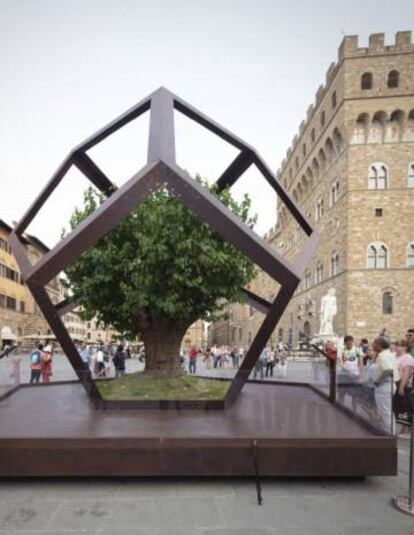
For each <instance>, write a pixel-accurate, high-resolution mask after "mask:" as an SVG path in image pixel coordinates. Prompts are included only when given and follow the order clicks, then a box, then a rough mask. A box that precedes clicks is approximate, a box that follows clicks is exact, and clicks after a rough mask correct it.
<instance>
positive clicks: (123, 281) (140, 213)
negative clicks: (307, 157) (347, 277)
mask: <svg viewBox="0 0 414 535" xmlns="http://www.w3.org/2000/svg"><path fill="white" fill-rule="evenodd" d="M197 180H198V181H199V182H200V183H201V184H202V185H203V186H204V187H208V189H209V190H210V192H211V193H213V194H214V195H217V197H218V198H219V199H220V200H221V202H222V203H223V204H225V205H226V206H227V207H229V208H230V210H232V211H233V212H234V213H235V214H236V215H238V216H239V217H240V218H241V219H242V220H243V221H244V222H245V223H246V224H247V225H248V226H249V227H250V228H253V225H254V223H255V220H256V218H255V217H252V216H251V215H250V214H249V212H250V199H249V198H248V197H247V196H245V197H244V199H243V201H242V202H240V203H238V202H236V201H235V200H234V199H233V198H232V196H231V194H230V192H229V190H228V189H225V190H223V191H222V192H220V193H217V192H216V191H215V190H214V188H213V187H211V186H210V187H209V186H208V185H207V184H206V182H205V181H203V180H202V179H200V178H199V177H197ZM101 202H103V199H102V198H101V197H100V196H99V195H98V194H96V193H95V192H94V191H93V190H92V189H88V190H87V191H86V192H85V194H84V206H83V207H82V208H77V209H76V210H75V211H74V213H73V214H72V217H71V220H70V226H71V228H72V229H74V228H75V227H76V226H77V225H79V223H81V222H82V221H83V220H84V219H86V217H87V216H88V215H90V214H91V213H92V212H93V211H94V210H95V209H96V208H97V207H98V205H99V204H100V203H101ZM65 273H66V277H67V284H68V287H70V289H71V292H72V294H73V298H74V299H75V300H76V301H77V302H78V303H79V304H80V305H81V307H82V310H83V316H84V317H85V318H92V317H94V316H97V318H98V320H99V321H101V322H102V323H103V324H104V325H106V326H113V327H114V328H115V329H117V330H118V331H119V332H121V333H125V334H126V335H129V336H132V337H135V336H137V335H139V334H140V332H142V330H143V329H144V328H145V325H148V323H150V324H151V323H152V322H155V321H157V319H159V318H164V319H167V320H170V321H171V322H172V324H174V325H177V326H184V327H187V326H188V325H190V324H191V323H193V322H194V321H195V320H196V319H198V318H201V319H204V320H207V321H212V320H214V319H216V318H217V317H218V316H219V315H220V314H221V313H222V311H223V310H224V306H225V301H226V300H227V301H232V302H243V301H244V294H243V293H242V292H241V291H240V287H241V286H244V285H245V284H246V283H247V282H248V281H250V280H251V279H252V277H253V275H254V265H253V263H252V262H251V261H250V260H249V259H248V258H246V256H245V255H244V254H242V253H240V252H239V251H238V250H237V249H236V248H235V247H234V246H233V245H231V244H230V243H228V242H226V241H224V240H223V239H222V238H221V237H220V236H219V234H218V233H217V232H216V231H215V230H213V229H212V228H211V227H209V225H207V224H205V223H203V222H202V221H201V220H200V218H199V217H198V216H197V215H195V214H194V213H193V212H192V211H191V210H189V209H188V208H185V207H184V206H183V205H182V204H181V202H180V201H179V200H177V199H176V198H175V197H174V196H172V195H171V194H170V193H168V191H167V190H166V189H165V188H163V187H159V188H158V189H157V190H156V191H155V192H153V193H152V194H151V195H150V196H149V197H148V198H147V199H146V200H145V201H144V202H143V203H142V204H141V205H140V206H139V207H138V208H137V209H135V210H134V211H133V212H131V214H129V215H128V216H127V217H126V218H125V219H124V220H123V221H122V222H120V223H119V224H118V225H117V226H116V228H115V229H114V230H112V231H111V232H110V233H109V234H108V235H107V236H105V237H104V238H102V239H100V240H99V241H98V243H97V244H96V245H95V246H94V247H93V248H91V249H89V250H87V251H85V252H84V253H83V254H82V256H81V257H80V258H79V259H78V260H77V261H76V262H74V263H73V264H72V265H71V266H70V267H68V268H67V269H66V272H65Z"/></svg>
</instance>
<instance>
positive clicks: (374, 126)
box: [367, 111, 388, 143]
mask: <svg viewBox="0 0 414 535" xmlns="http://www.w3.org/2000/svg"><path fill="white" fill-rule="evenodd" d="M387 122H388V119H387V114H386V113H385V112H384V111H377V112H376V113H375V114H374V116H373V118H372V122H371V124H370V126H369V129H368V139H367V142H368V143H382V142H383V141H384V133H385V131H386V129H387V128H386V127H387Z"/></svg>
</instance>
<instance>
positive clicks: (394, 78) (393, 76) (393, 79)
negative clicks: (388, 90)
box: [388, 71, 400, 87]
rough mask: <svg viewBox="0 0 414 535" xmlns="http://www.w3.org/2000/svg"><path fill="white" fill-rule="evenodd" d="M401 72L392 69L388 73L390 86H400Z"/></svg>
mask: <svg viewBox="0 0 414 535" xmlns="http://www.w3.org/2000/svg"><path fill="white" fill-rule="evenodd" d="M399 78H400V73H399V72H398V71H390V72H389V73H388V87H398V82H399Z"/></svg>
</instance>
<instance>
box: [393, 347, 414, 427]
mask: <svg viewBox="0 0 414 535" xmlns="http://www.w3.org/2000/svg"><path fill="white" fill-rule="evenodd" d="M394 347H395V358H396V360H397V366H398V373H399V374H400V380H399V381H398V382H397V384H396V387H397V391H396V392H395V394H394V399H393V409H394V416H395V420H396V423H397V424H398V426H399V429H398V431H397V433H398V435H399V436H404V432H405V431H409V428H410V427H411V425H412V414H411V412H412V411H411V402H410V399H409V395H410V394H411V391H412V377H413V372H414V358H413V357H412V356H411V355H410V354H409V353H408V341H407V340H398V341H397V342H395V343H394ZM405 436H407V437H408V434H407V435H405Z"/></svg>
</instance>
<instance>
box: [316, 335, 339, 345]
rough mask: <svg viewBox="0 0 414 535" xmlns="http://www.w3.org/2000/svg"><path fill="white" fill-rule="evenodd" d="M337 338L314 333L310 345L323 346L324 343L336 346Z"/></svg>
mask: <svg viewBox="0 0 414 535" xmlns="http://www.w3.org/2000/svg"><path fill="white" fill-rule="evenodd" d="M338 339H339V337H338V336H337V335H336V334H335V333H332V334H319V333H316V334H315V335H314V337H313V338H312V342H311V343H312V344H324V343H325V342H334V343H335V345H337V342H338Z"/></svg>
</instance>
